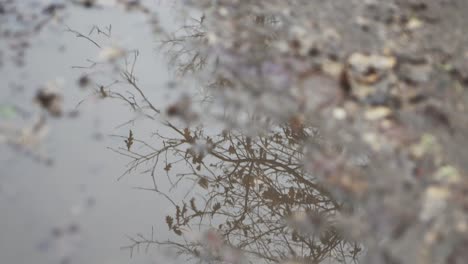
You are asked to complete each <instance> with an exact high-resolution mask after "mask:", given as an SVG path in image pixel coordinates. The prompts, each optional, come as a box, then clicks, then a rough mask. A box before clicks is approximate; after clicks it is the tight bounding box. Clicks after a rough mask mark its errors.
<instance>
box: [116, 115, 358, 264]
mask: <svg viewBox="0 0 468 264" xmlns="http://www.w3.org/2000/svg"><path fill="white" fill-rule="evenodd" d="M167 126H168V128H169V129H170V130H171V131H172V134H170V136H164V135H162V134H157V136H158V139H159V140H161V141H162V147H160V148H153V147H152V146H151V145H149V143H147V142H145V141H139V140H137V139H135V138H134V135H133V133H132V132H130V134H129V136H128V138H127V139H126V140H125V143H126V146H127V148H126V149H125V148H121V149H119V150H117V151H124V152H122V154H124V155H126V156H129V157H131V158H132V161H131V163H130V169H129V171H131V170H134V169H135V168H136V167H137V166H139V165H141V164H145V163H147V162H148V161H152V162H153V164H152V168H151V175H152V177H153V183H154V186H153V187H152V190H153V191H155V192H157V193H159V194H161V195H162V196H164V197H165V198H166V199H168V200H169V201H170V202H171V203H172V204H173V205H174V207H175V208H174V213H173V214H172V215H168V216H166V218H165V221H166V224H167V226H168V228H169V229H170V230H172V231H173V232H174V233H175V234H176V235H177V236H181V237H182V238H180V239H175V240H171V241H167V242H162V241H160V240H155V238H154V234H153V235H151V236H150V237H146V236H137V237H134V238H132V241H133V244H132V245H130V246H129V247H128V248H129V249H130V250H132V251H133V250H134V249H136V248H138V247H140V246H142V245H145V246H147V247H148V246H149V245H151V244H156V245H168V246H171V247H173V248H176V249H177V252H178V253H179V254H183V255H188V256H192V257H200V258H201V259H202V260H205V261H208V260H209V261H216V260H217V261H228V262H234V263H239V262H241V259H242V258H241V256H244V257H246V258H248V260H249V261H251V262H252V263H259V262H278V261H286V260H296V261H300V262H301V263H319V262H321V261H324V260H330V259H332V260H336V261H339V262H345V261H351V260H356V258H357V255H358V253H359V252H360V250H361V249H360V247H359V246H358V245H357V244H356V243H353V242H349V241H346V240H345V239H343V237H342V236H341V235H340V232H339V230H338V227H337V223H336V221H334V218H335V217H334V216H335V215H336V214H337V213H338V211H339V210H340V209H341V208H342V204H341V203H339V202H337V201H335V200H333V199H332V198H331V196H330V194H329V193H328V192H327V190H325V189H324V188H323V187H321V186H320V185H319V184H317V183H316V180H315V179H314V177H313V176H312V175H309V174H307V173H305V172H304V170H303V168H302V161H303V154H302V153H303V152H302V149H301V148H302V146H303V145H304V143H303V140H304V138H305V137H307V138H308V139H309V140H310V138H317V140H315V141H316V142H317V143H318V144H320V140H319V139H318V138H319V136H318V135H316V132H315V131H314V130H313V129H303V130H302V131H301V133H297V132H295V131H293V130H291V129H290V128H288V127H286V126H285V127H281V128H278V129H277V130H276V131H274V132H272V133H270V134H265V135H261V136H257V137H249V136H246V135H243V134H242V133H239V132H234V131H231V132H227V131H223V132H222V133H220V134H218V135H215V136H210V135H208V132H206V131H205V130H204V129H203V128H196V129H189V128H185V129H179V128H177V127H176V126H174V125H173V124H171V123H167ZM125 150H126V151H125ZM157 165H161V166H162V167H163V168H164V170H165V171H166V173H167V177H168V180H169V181H170V182H171V183H172V188H173V189H174V191H175V192H178V191H179V192H180V191H184V190H185V189H184V188H187V184H186V182H187V181H192V182H194V183H196V185H193V188H192V189H191V191H190V193H188V194H187V195H186V197H187V198H186V199H183V200H182V201H179V200H174V199H172V198H171V197H170V192H172V191H170V192H168V191H165V190H161V189H159V188H158V183H159V182H160V181H161V179H160V178H158V177H159V176H157V175H156V174H157V173H155V171H156V168H157ZM174 170H175V172H173V171H174ZM179 188H182V190H180V189H179ZM194 232H202V235H196V236H195V237H194V235H193V234H194ZM190 238H192V239H190ZM193 238H195V239H193ZM261 260H262V261H261Z"/></svg>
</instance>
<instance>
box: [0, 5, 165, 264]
mask: <svg viewBox="0 0 468 264" xmlns="http://www.w3.org/2000/svg"><path fill="white" fill-rule="evenodd" d="M161 8H165V9H164V10H165V11H167V12H170V7H167V6H164V5H161ZM68 13H69V15H68V16H67V17H66V19H65V21H64V23H63V24H59V23H55V24H54V23H52V25H51V26H50V27H49V28H47V29H46V30H45V31H43V32H42V33H41V34H40V35H39V36H37V37H35V38H34V46H33V48H32V49H30V50H29V51H28V53H27V55H26V66H25V67H23V68H17V67H14V66H11V67H10V66H9V65H6V66H5V67H4V68H2V69H0V76H1V78H2V88H1V89H0V104H1V105H2V107H3V108H4V109H7V108H8V109H10V108H12V107H13V106H15V107H16V106H18V107H21V108H23V109H24V111H25V112H26V114H25V117H22V116H20V115H19V113H18V112H15V113H13V114H12V115H11V116H10V115H8V116H6V117H2V120H1V121H0V122H1V124H2V125H3V126H5V127H8V126H28V125H31V124H32V123H33V122H34V120H35V119H37V116H39V112H40V110H39V108H38V106H37V105H36V104H33V103H32V101H33V98H34V96H35V94H36V92H37V90H38V89H39V87H40V86H41V85H42V84H44V83H46V82H48V81H50V80H58V82H59V83H61V84H62V85H61V86H62V92H63V97H64V101H65V105H64V109H65V111H72V110H74V109H75V106H76V105H77V103H78V102H79V101H80V100H82V99H83V98H86V97H87V96H88V95H89V94H90V93H91V91H90V90H86V89H80V88H79V87H78V86H77V84H76V80H77V79H78V77H79V76H80V75H81V73H82V72H81V71H80V70H77V69H72V67H71V66H73V65H86V64H87V62H86V58H94V57H96V55H97V52H98V51H97V49H96V48H95V47H93V46H92V45H90V43H89V42H87V41H86V40H84V39H78V38H76V37H75V36H74V35H73V34H71V33H68V32H65V31H64V29H65V27H64V25H67V26H69V27H70V28H73V29H75V30H83V31H84V32H88V31H89V30H90V29H91V28H92V26H93V25H99V26H101V27H104V26H107V25H109V24H112V27H113V34H114V37H115V38H116V39H117V40H118V41H120V43H123V44H124V45H125V46H128V47H132V48H138V49H139V50H140V55H141V56H140V60H139V62H138V65H137V67H136V73H137V74H138V75H139V76H142V77H141V78H140V80H139V81H140V84H141V85H142V86H145V87H152V89H148V90H147V94H148V96H149V97H150V98H151V100H152V101H153V102H154V103H155V104H157V103H160V102H163V101H164V100H165V94H166V90H167V89H166V88H165V83H166V82H167V80H168V76H169V73H168V69H167V67H166V65H165V64H164V60H163V59H162V56H160V55H159V54H158V53H157V52H155V47H156V46H157V45H156V44H155V41H154V40H153V37H152V34H151V31H150V28H149V26H147V25H146V24H145V21H144V20H143V19H142V18H141V17H138V16H129V15H125V20H122V19H121V17H122V16H123V13H121V12H120V11H99V12H93V11H92V12H90V11H86V12H85V11H83V10H80V9H73V10H71V11H69V12H68ZM164 15H165V14H164V12H163V16H164ZM167 15H168V16H169V14H168V13H167ZM142 40H144V41H142ZM145 76H146V78H145ZM78 113H79V114H78V116H77V117H74V118H68V117H63V118H60V119H53V118H48V121H47V123H48V126H49V130H50V133H49V134H48V135H47V137H46V138H45V139H44V141H43V142H40V144H39V145H38V146H36V147H34V148H32V149H30V150H25V149H24V148H17V147H14V146H12V145H9V144H2V145H0V211H1V212H2V213H1V214H2V217H1V218H2V220H1V221H0V233H1V234H2V235H1V236H0V256H1V257H0V259H1V262H2V263H67V261H68V259H69V258H70V260H72V263H149V260H150V259H154V256H151V254H148V255H146V254H135V256H134V257H133V258H132V259H130V255H129V252H128V251H125V250H121V249H120V247H122V246H125V245H126V244H128V242H129V240H128V238H126V236H125V235H127V234H128V235H134V234H136V233H138V232H143V231H145V232H146V231H148V230H151V227H152V226H155V225H158V224H159V223H160V222H161V221H162V217H163V216H161V214H163V213H164V212H166V211H168V204H167V203H166V202H164V201H163V200H162V199H158V197H157V196H155V195H154V194H153V193H150V192H144V191H139V190H135V189H133V187H134V186H140V185H144V184H145V183H146V181H145V178H143V177H138V175H136V176H132V177H130V176H129V177H126V178H123V179H122V180H121V181H117V179H118V177H119V176H120V175H121V174H122V172H123V171H124V169H125V167H124V165H125V162H126V161H125V160H124V159H123V158H122V156H120V155H117V154H115V153H113V152H112V151H110V150H109V149H107V147H111V146H118V145H119V144H122V145H123V143H122V142H121V140H115V139H113V138H112V137H110V136H109V135H110V134H119V133H123V134H125V133H128V132H127V131H128V126H127V127H125V126H124V127H121V128H116V127H117V126H118V125H120V124H121V123H123V122H125V121H126V120H128V119H129V118H131V117H132V116H133V115H132V114H131V113H129V111H128V109H127V108H126V107H124V106H123V105H121V104H119V103H115V102H111V101H107V100H99V99H96V98H93V97H91V98H88V99H87V100H86V101H85V102H84V103H83V104H81V105H80V107H79V108H78ZM146 125H148V124H146ZM151 126H153V127H157V126H158V124H157V123H153V124H151ZM158 233H159V234H160V235H162V236H167V232H166V229H165V228H164V229H163V228H160V230H159V231H158ZM150 253H151V252H150ZM153 253H154V252H153ZM154 254H155V253H154ZM154 254H153V255H154ZM61 261H62V262H61Z"/></svg>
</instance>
